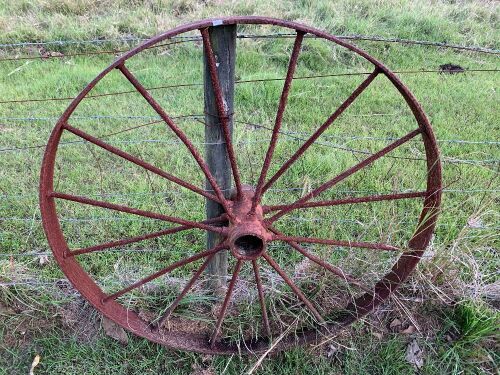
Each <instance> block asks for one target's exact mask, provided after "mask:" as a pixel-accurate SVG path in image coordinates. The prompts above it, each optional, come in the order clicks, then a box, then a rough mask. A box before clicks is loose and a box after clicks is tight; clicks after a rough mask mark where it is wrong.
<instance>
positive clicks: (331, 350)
mask: <svg viewBox="0 0 500 375" xmlns="http://www.w3.org/2000/svg"><path fill="white" fill-rule="evenodd" d="M337 352H338V349H337V347H336V346H335V345H333V344H330V345H328V348H327V349H326V357H327V358H331V357H332V356H333V355H334V354H335V353H337Z"/></svg>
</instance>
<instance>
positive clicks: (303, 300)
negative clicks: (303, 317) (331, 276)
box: [262, 253, 325, 323]
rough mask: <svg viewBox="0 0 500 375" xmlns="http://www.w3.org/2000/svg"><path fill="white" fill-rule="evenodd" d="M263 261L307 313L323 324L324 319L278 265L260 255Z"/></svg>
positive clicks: (264, 255) (267, 257)
mask: <svg viewBox="0 0 500 375" xmlns="http://www.w3.org/2000/svg"><path fill="white" fill-rule="evenodd" d="M262 256H263V257H264V259H265V260H266V261H267V263H269V265H270V266H271V267H273V268H274V269H275V271H276V272H278V274H279V275H280V276H281V278H282V279H283V280H284V281H285V283H287V285H288V286H289V287H290V288H291V289H292V291H293V292H294V293H295V294H296V295H297V297H299V299H300V300H301V301H302V302H303V303H304V305H306V306H307V308H308V309H309V311H311V313H312V314H313V315H314V317H315V318H316V319H317V320H318V321H319V322H320V323H324V321H325V320H324V319H323V317H322V316H321V314H320V313H319V312H318V310H316V308H315V307H314V306H313V304H312V302H311V301H309V300H308V299H307V297H306V296H305V295H304V293H302V292H301V290H300V289H299V288H298V287H297V286H296V285H295V284H294V283H293V281H292V280H290V278H289V277H288V276H287V275H286V273H285V271H283V270H282V269H281V268H280V266H279V265H278V263H276V262H275V260H274V259H273V258H271V257H270V256H269V255H268V254H266V253H264V254H263V255H262Z"/></svg>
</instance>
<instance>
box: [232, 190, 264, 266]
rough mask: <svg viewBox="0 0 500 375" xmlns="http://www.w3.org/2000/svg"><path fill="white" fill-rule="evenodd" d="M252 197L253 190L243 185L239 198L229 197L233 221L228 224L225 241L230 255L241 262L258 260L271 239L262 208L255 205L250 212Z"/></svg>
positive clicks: (253, 194) (234, 194)
mask: <svg viewBox="0 0 500 375" xmlns="http://www.w3.org/2000/svg"><path fill="white" fill-rule="evenodd" d="M254 196H255V189H254V188H253V187H251V186H248V185H245V186H244V187H243V189H242V193H241V195H240V196H237V195H236V193H233V195H232V197H231V198H232V202H233V204H232V207H231V212H232V214H233V215H232V216H233V219H232V220H230V223H229V234H228V236H227V241H228V245H229V248H230V249H231V253H232V254H233V255H234V256H235V257H236V258H238V259H242V260H255V259H257V258H259V257H260V256H261V255H262V254H263V253H264V252H265V251H266V249H267V242H268V241H269V240H270V239H271V238H272V234H271V233H270V232H269V231H268V230H267V228H266V225H265V223H264V215H263V210H262V206H261V205H260V204H256V205H255V209H254V210H253V212H252V202H253V199H254Z"/></svg>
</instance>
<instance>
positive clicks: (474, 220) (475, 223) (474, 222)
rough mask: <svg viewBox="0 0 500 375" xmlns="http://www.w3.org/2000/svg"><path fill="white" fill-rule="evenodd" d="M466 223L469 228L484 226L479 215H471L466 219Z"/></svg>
mask: <svg viewBox="0 0 500 375" xmlns="http://www.w3.org/2000/svg"><path fill="white" fill-rule="evenodd" d="M467 225H468V226H469V227H470V228H484V224H483V221H482V220H481V218H480V217H471V218H469V220H467Z"/></svg>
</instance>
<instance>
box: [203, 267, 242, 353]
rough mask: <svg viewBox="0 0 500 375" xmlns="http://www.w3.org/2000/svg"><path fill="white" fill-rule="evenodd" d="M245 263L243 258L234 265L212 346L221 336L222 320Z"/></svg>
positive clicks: (211, 342)
mask: <svg viewBox="0 0 500 375" xmlns="http://www.w3.org/2000/svg"><path fill="white" fill-rule="evenodd" d="M242 264H243V261H242V260H238V262H237V263H236V266H235V267H234V271H233V277H232V278H231V281H230V283H229V286H228V288H227V292H226V297H225V298H224V302H223V304H222V308H221V311H220V312H219V318H218V319H217V324H216V326H215V330H214V332H213V334H212V337H211V338H210V346H211V347H212V348H213V347H214V346H215V343H216V341H217V337H218V336H219V333H220V330H221V326H222V322H223V321H224V317H225V316H226V311H227V308H228V306H229V301H230V300H231V296H232V294H233V289H234V286H235V285H236V280H237V279H238V274H239V273H240V269H241V266H242Z"/></svg>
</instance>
